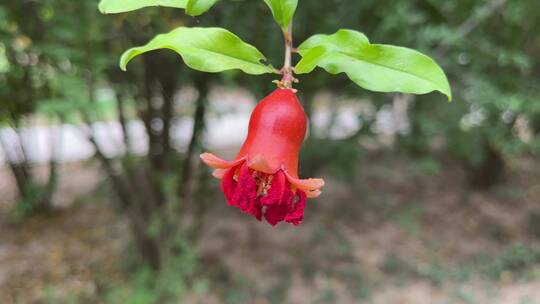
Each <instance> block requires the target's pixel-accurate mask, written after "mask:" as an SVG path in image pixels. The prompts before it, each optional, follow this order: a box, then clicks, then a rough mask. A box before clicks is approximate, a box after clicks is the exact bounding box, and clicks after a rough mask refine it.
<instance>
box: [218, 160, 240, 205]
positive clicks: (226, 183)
mask: <svg viewBox="0 0 540 304" xmlns="http://www.w3.org/2000/svg"><path fill="white" fill-rule="evenodd" d="M236 169H237V168H236V167H234V168H231V169H229V170H227V172H226V173H225V175H224V176H223V178H222V180H221V190H222V191H223V194H225V198H226V199H227V204H229V205H230V206H234V203H233V197H234V193H235V191H236V186H237V184H238V183H237V182H236V181H235V180H234V174H235V173H236Z"/></svg>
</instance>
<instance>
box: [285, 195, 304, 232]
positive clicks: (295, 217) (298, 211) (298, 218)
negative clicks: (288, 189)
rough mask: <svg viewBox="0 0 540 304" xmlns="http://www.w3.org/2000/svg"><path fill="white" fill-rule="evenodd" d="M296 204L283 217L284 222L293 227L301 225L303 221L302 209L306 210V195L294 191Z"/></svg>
mask: <svg viewBox="0 0 540 304" xmlns="http://www.w3.org/2000/svg"><path fill="white" fill-rule="evenodd" d="M296 200H297V201H296V203H294V206H291V211H290V212H289V213H288V214H287V215H286V216H285V221H286V222H287V223H291V224H293V225H295V226H298V225H300V224H302V221H303V220H304V209H305V208H306V193H305V192H304V191H302V190H296Z"/></svg>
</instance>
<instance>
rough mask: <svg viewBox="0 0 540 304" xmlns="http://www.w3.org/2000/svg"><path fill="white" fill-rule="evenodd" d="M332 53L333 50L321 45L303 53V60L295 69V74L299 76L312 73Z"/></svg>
mask: <svg viewBox="0 0 540 304" xmlns="http://www.w3.org/2000/svg"><path fill="white" fill-rule="evenodd" d="M330 52H331V49H330V48H329V47H327V46H325V45H319V46H316V47H313V48H311V49H309V50H308V51H306V52H304V53H303V55H302V59H301V60H300V62H298V64H297V65H296V67H294V72H295V73H297V74H308V73H311V71H313V70H314V69H315V68H316V67H317V65H318V64H319V63H320V62H321V61H322V60H323V59H324V58H325V57H326V56H328V54H329V53H330Z"/></svg>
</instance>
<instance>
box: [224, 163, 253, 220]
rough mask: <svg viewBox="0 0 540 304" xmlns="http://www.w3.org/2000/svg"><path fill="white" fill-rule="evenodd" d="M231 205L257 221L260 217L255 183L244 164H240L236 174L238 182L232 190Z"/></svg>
mask: <svg viewBox="0 0 540 304" xmlns="http://www.w3.org/2000/svg"><path fill="white" fill-rule="evenodd" d="M227 175H228V174H227ZM224 180H225V178H224ZM233 181H234V173H233ZM231 205H232V206H235V207H237V208H239V209H240V210H242V211H243V212H245V213H249V214H251V215H253V216H255V217H256V218H257V219H259V220H260V219H261V217H262V207H261V204H260V202H259V199H258V198H257V183H256V181H255V178H253V175H252V173H251V171H250V170H249V168H248V166H247V164H246V163H244V164H242V166H241V167H240V170H239V172H238V182H237V183H236V188H235V189H234V194H233V196H232V199H231Z"/></svg>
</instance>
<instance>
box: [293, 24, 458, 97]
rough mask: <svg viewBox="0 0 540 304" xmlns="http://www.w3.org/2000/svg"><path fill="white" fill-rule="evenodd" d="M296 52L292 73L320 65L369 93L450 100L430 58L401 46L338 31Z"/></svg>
mask: <svg viewBox="0 0 540 304" xmlns="http://www.w3.org/2000/svg"><path fill="white" fill-rule="evenodd" d="M298 51H299V53H300V55H302V60H301V61H300V62H299V63H298V65H297V66H296V67H295V71H296V72H297V73H299V74H303V73H309V72H311V71H312V70H313V69H314V68H315V66H319V67H322V68H323V69H325V70H326V71H327V72H329V73H331V74H339V73H345V74H347V76H349V78H350V79H351V80H352V81H354V82H355V83H356V84H358V85H359V86H361V87H363V88H365V89H368V90H371V91H377V92H403V93H414V94H425V93H429V92H432V91H439V92H441V93H443V94H445V95H446V96H448V99H449V100H451V99H452V92H451V89H450V85H449V83H448V79H447V78H446V75H445V74H444V71H443V70H442V69H441V68H440V67H439V66H438V65H437V63H435V61H433V59H431V58H430V57H428V56H426V55H424V54H422V53H420V52H418V51H415V50H412V49H408V48H404V47H399V46H393V45H384V44H371V43H370V42H369V40H368V38H367V37H366V36H365V35H364V34H362V33H360V32H356V31H352V30H339V31H338V32H337V33H335V34H333V35H315V36H313V37H311V38H309V39H308V40H306V41H305V42H304V43H302V44H301V45H300V47H299V48H298Z"/></svg>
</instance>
